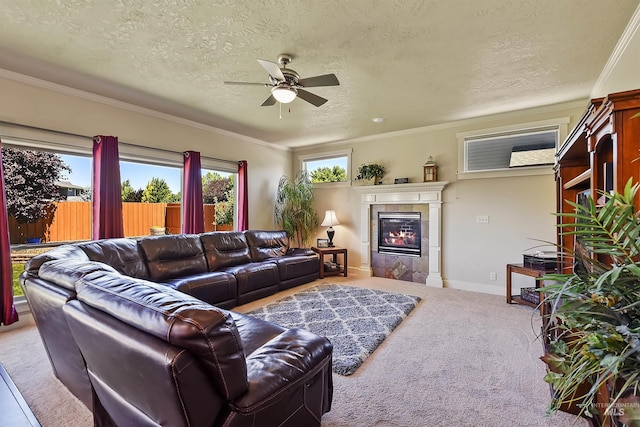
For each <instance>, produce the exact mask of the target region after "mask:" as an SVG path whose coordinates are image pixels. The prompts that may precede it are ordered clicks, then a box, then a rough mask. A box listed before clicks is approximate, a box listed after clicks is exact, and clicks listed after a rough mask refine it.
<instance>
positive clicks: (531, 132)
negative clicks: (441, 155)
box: [457, 119, 569, 179]
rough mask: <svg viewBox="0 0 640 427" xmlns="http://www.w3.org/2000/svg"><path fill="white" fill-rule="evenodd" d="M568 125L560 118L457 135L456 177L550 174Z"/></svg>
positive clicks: (565, 120)
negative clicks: (457, 163)
mask: <svg viewBox="0 0 640 427" xmlns="http://www.w3.org/2000/svg"><path fill="white" fill-rule="evenodd" d="M568 122H569V120H568V119H560V120H555V121H545V122H537V123H529V124H524V125H520V126H519V127H505V128H497V129H490V130H485V131H479V132H468V133H462V134H458V135H457V136H458V140H459V147H460V153H461V154H462V155H461V156H460V158H459V169H458V175H459V178H463V179H464V178H471V177H478V178H481V177H482V178H484V177H493V176H504V175H535V174H546V173H551V172H552V170H551V168H550V166H551V165H553V163H554V161H555V153H556V149H557V147H558V142H559V141H560V140H561V138H563V137H565V136H566V132H567V130H566V127H567V125H566V124H567V123H568ZM466 174H468V175H466Z"/></svg>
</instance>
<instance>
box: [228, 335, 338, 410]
mask: <svg viewBox="0 0 640 427" xmlns="http://www.w3.org/2000/svg"><path fill="white" fill-rule="evenodd" d="M332 352H333V345H332V344H331V342H330V341H329V340H328V339H326V338H324V337H320V336H318V335H315V334H313V333H311V332H308V331H305V330H303V329H288V330H286V331H284V332H283V333H281V334H280V335H278V336H276V337H275V338H273V339H272V340H270V341H268V342H266V343H265V344H264V345H262V346H261V347H260V348H258V349H257V350H256V351H254V352H253V353H251V354H250V355H249V356H248V357H247V379H248V381H249V389H248V391H247V392H246V393H244V394H243V395H242V396H240V397H239V398H237V399H236V400H235V401H234V402H233V403H232V406H233V408H234V410H236V411H238V412H241V413H243V412H244V413H246V412H255V411H257V410H259V409H260V408H261V407H264V406H268V405H270V404H273V403H274V401H277V400H278V399H279V397H280V396H283V395H286V394H287V391H288V390H289V389H291V388H296V387H299V386H300V383H301V382H304V381H308V380H309V379H311V378H314V376H315V375H316V374H317V373H318V372H319V371H321V370H322V369H324V368H326V367H327V365H329V367H328V369H331V356H332Z"/></svg>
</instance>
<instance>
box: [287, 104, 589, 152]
mask: <svg viewBox="0 0 640 427" xmlns="http://www.w3.org/2000/svg"><path fill="white" fill-rule="evenodd" d="M588 102H589V100H588V99H583V100H578V101H568V102H563V103H559V104H549V105H544V106H541V107H532V108H528V109H523V110H515V111H510V112H506V113H496V114H490V115H486V116H477V117H471V118H468V119H461V120H454V121H451V122H445V123H438V124H435V125H428V126H421V127H417V128H411V129H403V130H399V131H394V132H386V133H377V134H375V135H368V136H363V137H361V138H353V139H343V140H339V141H332V142H327V143H323V144H314V145H305V146H302V147H296V148H294V151H296V150H300V151H302V150H309V149H313V148H319V147H329V146H334V145H344V144H358V143H361V142H368V141H375V140H378V139H387V138H395V137H399V136H406V135H414V134H417V133H425V132H434V131H438V130H443V129H451V128H456V127H462V126H469V125H475V124H483V123H486V122H488V121H491V120H504V119H514V118H520V117H527V116H531V115H533V114H543V113H552V112H555V111H563V110H568V109H572V108H586V107H587V104H588Z"/></svg>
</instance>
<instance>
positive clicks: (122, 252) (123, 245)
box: [79, 238, 149, 279]
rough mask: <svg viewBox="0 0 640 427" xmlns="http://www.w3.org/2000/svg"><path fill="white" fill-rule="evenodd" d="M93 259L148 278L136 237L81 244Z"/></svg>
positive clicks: (126, 272) (132, 275)
mask: <svg viewBox="0 0 640 427" xmlns="http://www.w3.org/2000/svg"><path fill="white" fill-rule="evenodd" d="M79 246H80V247H81V248H82V250H83V251H84V252H85V253H86V254H87V256H88V257H89V259H91V261H99V262H103V263H105V264H108V265H110V266H112V267H113V268H115V269H116V270H118V271H119V272H120V273H122V274H124V275H125V276H131V277H137V278H139V279H147V278H148V277H149V270H147V264H146V263H145V262H144V258H143V256H142V253H141V252H140V247H139V246H138V242H137V241H135V240H134V239H124V238H121V239H105V240H95V241H91V242H87V243H81V244H80V245H79Z"/></svg>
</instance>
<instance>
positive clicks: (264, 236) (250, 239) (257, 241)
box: [244, 230, 289, 262]
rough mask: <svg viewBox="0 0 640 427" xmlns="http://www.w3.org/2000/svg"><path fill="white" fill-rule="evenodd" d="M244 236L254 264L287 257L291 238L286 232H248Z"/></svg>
mask: <svg viewBox="0 0 640 427" xmlns="http://www.w3.org/2000/svg"><path fill="white" fill-rule="evenodd" d="M244 235H245V236H246V237H247V243H249V250H250V251H251V259H252V260H253V261H254V262H259V261H264V260H265V259H267V258H276V257H281V256H285V255H286V254H287V251H288V250H289V236H287V232H286V231H284V230H275V231H264V230H247V231H245V232H244Z"/></svg>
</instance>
